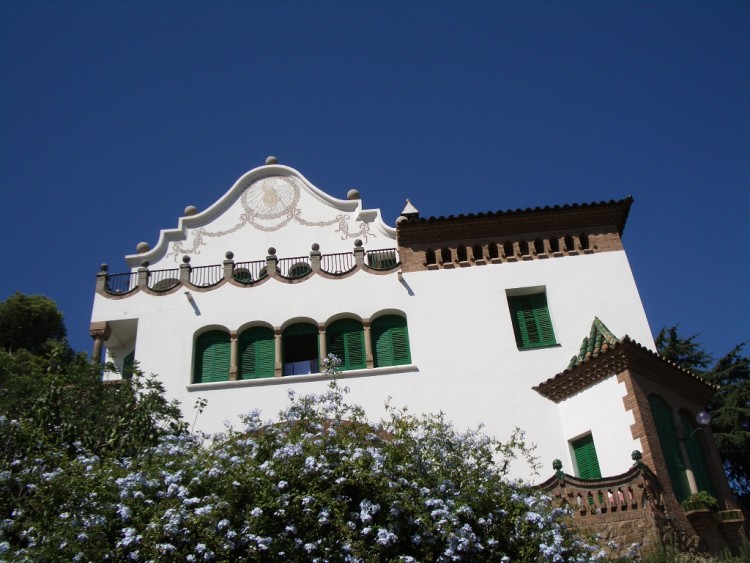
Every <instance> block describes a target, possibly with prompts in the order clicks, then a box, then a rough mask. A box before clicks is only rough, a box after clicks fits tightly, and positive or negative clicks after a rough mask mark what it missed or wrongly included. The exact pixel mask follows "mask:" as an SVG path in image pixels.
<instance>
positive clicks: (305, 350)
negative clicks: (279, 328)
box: [281, 323, 319, 375]
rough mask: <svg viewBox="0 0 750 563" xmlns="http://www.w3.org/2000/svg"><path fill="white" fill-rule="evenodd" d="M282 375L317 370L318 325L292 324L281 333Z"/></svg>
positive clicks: (315, 371)
mask: <svg viewBox="0 0 750 563" xmlns="http://www.w3.org/2000/svg"><path fill="white" fill-rule="evenodd" d="M281 354H282V364H283V374H284V375H303V374H307V373H317V372H318V356H319V350H318V327H317V326H316V325H313V324H308V323H297V324H293V325H291V326H289V327H287V328H285V329H284V331H283V332H282V333H281Z"/></svg>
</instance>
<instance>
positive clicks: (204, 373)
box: [193, 330, 231, 383]
mask: <svg viewBox="0 0 750 563" xmlns="http://www.w3.org/2000/svg"><path fill="white" fill-rule="evenodd" d="M230 353H231V348H230V344H229V334H227V333H226V332H223V331H220V330H212V331H210V332H205V333H203V334H201V335H200V336H199V337H198V341H197V342H196V352H195V371H194V374H193V381H195V383H209V382H212V381H227V380H228V379H229V363H230Z"/></svg>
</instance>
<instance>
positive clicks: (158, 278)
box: [148, 268, 180, 291]
mask: <svg viewBox="0 0 750 563" xmlns="http://www.w3.org/2000/svg"><path fill="white" fill-rule="evenodd" d="M179 283H180V270H178V269H177V268H173V269H170V270H153V271H149V273H148V287H149V288H151V289H152V290H154V291H167V290H169V289H172V288H173V287H174V286H176V285H177V284H179Z"/></svg>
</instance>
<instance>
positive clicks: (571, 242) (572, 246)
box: [565, 235, 576, 252]
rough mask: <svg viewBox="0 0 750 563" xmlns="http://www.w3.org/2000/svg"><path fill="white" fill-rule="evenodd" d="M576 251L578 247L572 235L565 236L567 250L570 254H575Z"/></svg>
mask: <svg viewBox="0 0 750 563" xmlns="http://www.w3.org/2000/svg"><path fill="white" fill-rule="evenodd" d="M575 249H576V246H575V241H574V240H573V237H572V236H570V235H565V250H567V251H568V252H573V251H574V250H575Z"/></svg>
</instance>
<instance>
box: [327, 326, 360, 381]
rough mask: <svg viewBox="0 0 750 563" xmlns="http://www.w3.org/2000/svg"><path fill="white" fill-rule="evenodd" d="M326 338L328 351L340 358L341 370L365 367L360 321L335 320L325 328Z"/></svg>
mask: <svg viewBox="0 0 750 563" xmlns="http://www.w3.org/2000/svg"><path fill="white" fill-rule="evenodd" d="M326 339H327V344H326V347H327V349H328V353H329V354H335V355H336V356H337V357H338V358H339V360H341V365H340V366H339V369H341V371H346V370H350V369H365V368H366V367H367V363H366V361H365V337H364V331H363V329H362V323H360V322H359V321H356V320H354V319H342V320H340V321H336V322H334V323H332V324H331V325H330V326H329V327H327V328H326Z"/></svg>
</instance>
